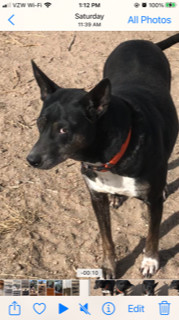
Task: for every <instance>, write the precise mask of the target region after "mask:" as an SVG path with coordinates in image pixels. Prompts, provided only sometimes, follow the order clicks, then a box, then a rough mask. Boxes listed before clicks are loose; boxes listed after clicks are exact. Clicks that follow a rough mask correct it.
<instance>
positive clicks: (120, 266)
mask: <svg viewBox="0 0 179 320" xmlns="http://www.w3.org/2000/svg"><path fill="white" fill-rule="evenodd" d="M178 224H179V211H177V212H175V213H174V214H173V215H172V216H170V217H169V218H168V219H167V220H165V221H164V222H163V223H162V224H161V228H160V238H162V237H164V236H165V235H166V234H167V233H168V232H170V230H172V229H173V228H174V227H176V226H177V225H178ZM144 247H145V238H142V239H141V240H140V241H139V243H138V245H137V246H136V247H135V248H134V250H133V251H132V252H131V253H130V254H128V255H127V256H126V257H125V258H123V259H121V260H119V261H117V267H116V277H117V278H120V277H122V276H123V275H124V274H125V272H126V271H127V270H128V269H129V268H130V267H132V266H133V265H134V264H135V260H136V259H137V258H138V256H139V255H140V254H141V252H142V251H143V249H144ZM178 252H179V244H176V245H175V246H174V247H173V248H170V249H167V250H161V251H160V255H161V261H160V266H161V267H164V266H165V265H166V264H167V261H168V260H169V259H171V258H172V257H174V256H175V255H176V254H177V253H178Z"/></svg>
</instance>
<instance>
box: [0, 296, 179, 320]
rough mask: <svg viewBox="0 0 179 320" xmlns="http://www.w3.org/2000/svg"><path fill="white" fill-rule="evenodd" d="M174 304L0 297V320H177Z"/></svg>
mask: <svg viewBox="0 0 179 320" xmlns="http://www.w3.org/2000/svg"><path fill="white" fill-rule="evenodd" d="M178 302H179V297H164V296H163V297H162V296H160V297H159V296H153V297H149V296H148V297H145V296H143V297H129V296H115V297H111V296H104V297H89V296H86V297H64V296H63V297H13V298H12V297H0V310H1V318H2V319H3V320H9V319H11V320H14V319H17V320H36V319H43V320H47V319H48V320H49V319H53V320H55V319H78V320H79V319H87V318H89V319H95V320H104V319H106V317H107V319H112V320H117V319H122V317H123V318H124V319H127V320H140V319H141V320H149V319H150V320H151V319H155V320H159V319H169V320H178V314H179V303H178ZM108 316H110V317H108Z"/></svg>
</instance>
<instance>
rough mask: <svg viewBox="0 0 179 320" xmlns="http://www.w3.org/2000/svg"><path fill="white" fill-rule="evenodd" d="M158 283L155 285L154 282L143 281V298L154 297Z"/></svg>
mask: <svg viewBox="0 0 179 320" xmlns="http://www.w3.org/2000/svg"><path fill="white" fill-rule="evenodd" d="M157 284H158V282H157V283H155V281H154V280H144V281H143V284H142V292H143V295H145V296H154V295H155V291H154V289H155V287H156V286H157Z"/></svg>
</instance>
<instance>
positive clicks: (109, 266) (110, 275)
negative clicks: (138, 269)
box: [102, 258, 116, 279]
mask: <svg viewBox="0 0 179 320" xmlns="http://www.w3.org/2000/svg"><path fill="white" fill-rule="evenodd" d="M102 270H103V277H104V279H115V277H116V262H115V258H106V259H105V260H104V261H103V265H102Z"/></svg>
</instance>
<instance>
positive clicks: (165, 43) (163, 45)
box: [156, 33, 179, 50]
mask: <svg viewBox="0 0 179 320" xmlns="http://www.w3.org/2000/svg"><path fill="white" fill-rule="evenodd" d="M178 42H179V33H177V34H175V35H174V36H171V37H170V38H167V39H165V40H163V41H160V42H157V43H156V45H157V46H158V47H159V48H160V49H161V50H165V49H167V48H170V47H171V46H173V45H174V44H175V43H178Z"/></svg>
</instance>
